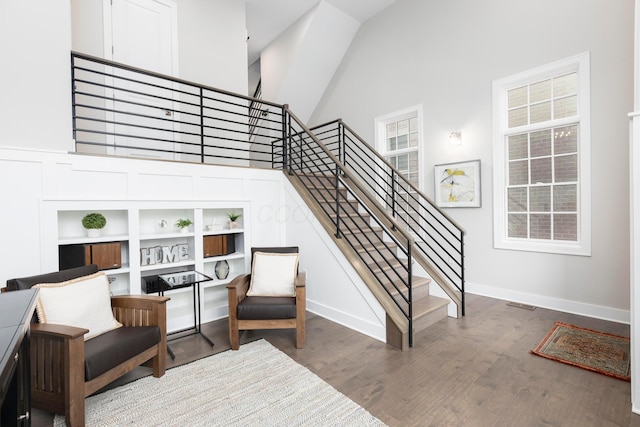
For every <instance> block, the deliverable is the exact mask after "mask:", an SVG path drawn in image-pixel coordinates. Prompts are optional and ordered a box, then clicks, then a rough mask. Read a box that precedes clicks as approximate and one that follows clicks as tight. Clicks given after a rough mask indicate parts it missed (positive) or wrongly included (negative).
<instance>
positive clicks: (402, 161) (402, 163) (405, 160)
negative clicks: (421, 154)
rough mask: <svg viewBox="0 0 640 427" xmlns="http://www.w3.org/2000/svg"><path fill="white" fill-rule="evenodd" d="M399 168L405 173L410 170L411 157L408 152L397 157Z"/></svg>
mask: <svg viewBox="0 0 640 427" xmlns="http://www.w3.org/2000/svg"><path fill="white" fill-rule="evenodd" d="M396 161H397V164H398V166H397V168H398V171H400V173H402V174H405V173H407V172H408V171H409V157H408V156H407V155H406V154H402V155H400V156H397V157H396Z"/></svg>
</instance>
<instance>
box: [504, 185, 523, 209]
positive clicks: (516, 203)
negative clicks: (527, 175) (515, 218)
mask: <svg viewBox="0 0 640 427" xmlns="http://www.w3.org/2000/svg"><path fill="white" fill-rule="evenodd" d="M507 194H508V196H507V197H508V203H509V206H508V209H509V212H526V211H527V188H526V187H519V188H509V190H507Z"/></svg>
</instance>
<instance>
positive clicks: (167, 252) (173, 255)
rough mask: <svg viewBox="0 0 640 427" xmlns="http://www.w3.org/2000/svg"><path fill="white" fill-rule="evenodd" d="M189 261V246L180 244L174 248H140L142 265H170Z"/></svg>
mask: <svg viewBox="0 0 640 427" xmlns="http://www.w3.org/2000/svg"><path fill="white" fill-rule="evenodd" d="M188 259H189V245H188V244H186V243H180V244H178V245H173V246H153V247H150V248H140V265H142V266H145V265H156V264H169V263H172V262H179V261H187V260H188Z"/></svg>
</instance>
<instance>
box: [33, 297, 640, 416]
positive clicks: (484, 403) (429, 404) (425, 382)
mask: <svg viewBox="0 0 640 427" xmlns="http://www.w3.org/2000/svg"><path fill="white" fill-rule="evenodd" d="M556 321H562V322H566V323H572V324H575V325H578V326H582V327H587V328H591V329H596V330H600V331H604V332H609V333H614V334H618V335H623V336H629V326H628V325H622V324H617V323H612V322H606V321H602V320H597V319H591V318H586V317H581V316H576V315H571V314H567V313H561V312H556V311H552V310H545V309H541V308H536V309H535V310H527V309H523V308H517V307H511V306H508V305H507V304H506V302H505V301H500V300H495V299H491V298H486V297H480V296H475V295H468V296H467V316H466V317H464V318H463V319H451V318H448V319H444V320H441V321H439V322H437V323H436V324H435V325H433V326H431V327H430V328H428V329H427V330H424V331H421V332H420V333H418V334H417V335H416V337H415V340H414V348H413V349H411V350H409V351H405V352H402V351H399V350H397V349H395V348H392V347H389V346H387V345H386V344H384V343H381V342H379V341H377V340H374V339H372V338H369V337H367V336H364V335H362V334H359V333H358V332H355V331H352V330H350V329H347V328H345V327H343V326H340V325H338V324H336V323H333V322H331V321H328V320H326V319H324V318H322V317H319V316H315V315H313V314H310V313H309V314H308V318H307V340H306V343H305V348H304V349H300V350H298V349H296V348H295V335H294V331H293V330H291V331H249V332H245V334H244V335H243V336H242V338H241V343H242V342H249V341H253V340H255V339H259V338H265V339H267V340H268V341H269V342H271V343H272V344H273V345H275V346H276V347H278V348H279V349H280V350H282V351H283V352H285V353H286V354H288V355H289V356H290V357H291V358H293V359H294V360H296V361H297V362H298V363H300V364H302V365H304V366H306V367H307V368H308V369H310V370H311V371H312V372H314V373H315V374H316V375H318V376H319V377H321V378H322V379H324V380H325V381H326V382H328V383H329V384H331V385H332V386H333V387H334V388H336V389H337V390H339V391H341V392H342V393H344V394H345V395H347V396H349V397H350V398H351V399H352V400H354V401H355V402H357V403H358V404H360V405H361V406H363V407H365V408H366V409H367V410H368V411H369V412H371V413H372V414H373V415H375V416H376V417H378V418H379V419H380V420H382V421H384V422H385V423H387V424H388V425H390V426H479V427H484V426H580V427H583V426H598V427H600V426H639V427H640V416H638V415H635V414H632V413H631V386H630V383H628V382H625V381H621V380H618V379H614V378H610V377H607V376H604V375H600V374H597V373H593V372H589V371H586V370H583V369H580V368H576V367H573V366H568V365H564V364H561V363H558V362H554V361H551V360H547V359H544V358H541V357H538V356H534V355H531V354H529V350H531V349H532V348H534V347H535V346H536V345H537V344H538V343H539V342H540V340H541V339H542V338H543V337H544V336H545V334H546V333H547V332H548V331H549V329H550V328H551V327H552V326H553V324H554V322H556ZM203 332H204V333H205V334H206V335H207V336H209V337H210V338H211V339H213V341H214V342H215V343H216V345H215V346H214V347H213V348H212V347H210V346H209V345H208V344H207V343H206V341H205V340H204V339H202V338H201V337H198V336H197V335H194V336H190V337H185V338H181V339H179V340H175V341H171V342H170V345H171V348H172V350H173V351H174V353H175V354H176V360H175V361H171V359H169V367H172V366H177V365H180V364H183V363H187V362H189V361H193V360H197V359H199V358H201V357H205V356H208V355H211V354H214V353H217V352H220V351H225V350H228V349H229V340H228V337H227V323H226V319H224V320H220V321H216V322H211V323H208V324H206V325H203ZM148 372H149V370H148V369H147V368H139V370H138V371H137V372H136V373H135V374H134V375H130V376H128V377H126V378H125V379H124V380H123V381H130V380H131V379H132V378H133V377H135V376H141V375H146V374H148ZM214 418H215V417H214ZM32 425H33V426H35V427H38V426H50V425H52V416H51V414H46V413H43V412H41V411H37V410H35V411H34V417H33V421H32ZM212 425H214V424H212Z"/></svg>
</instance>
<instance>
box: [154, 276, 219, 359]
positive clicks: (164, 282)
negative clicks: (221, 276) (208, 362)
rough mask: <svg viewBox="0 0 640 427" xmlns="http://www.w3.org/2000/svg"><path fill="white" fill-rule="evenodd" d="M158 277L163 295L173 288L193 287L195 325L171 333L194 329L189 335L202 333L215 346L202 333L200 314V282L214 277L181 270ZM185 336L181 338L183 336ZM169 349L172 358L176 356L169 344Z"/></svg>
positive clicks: (160, 292) (205, 337)
mask: <svg viewBox="0 0 640 427" xmlns="http://www.w3.org/2000/svg"><path fill="white" fill-rule="evenodd" d="M158 278H159V279H160V289H159V291H158V293H159V294H160V295H161V296H163V295H164V292H165V291H168V290H171V289H180V288H187V287H189V286H191V288H192V289H193V327H192V328H186V329H182V330H180V331H175V332H172V333H171V335H174V334H179V333H182V332H185V331H189V330H193V332H192V333H191V334H189V335H193V334H200V335H201V336H202V337H203V338H204V339H205V340H206V341H207V342H208V343H209V344H211V346H213V345H214V344H213V341H211V340H210V339H209V337H207V336H206V335H205V334H203V333H202V323H201V322H202V319H201V314H200V283H202V282H208V281H209V280H213V279H212V278H211V277H209V276H207V275H206V274H202V273H198V272H197V271H181V272H179V273H169V274H160V275H159V276H158ZM183 336H187V335H183ZM183 336H181V337H179V338H182V337H183ZM167 351H168V352H169V355H170V356H171V359H175V358H176V356H175V355H174V354H173V351H171V348H170V347H169V346H168V345H167Z"/></svg>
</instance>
